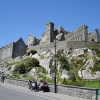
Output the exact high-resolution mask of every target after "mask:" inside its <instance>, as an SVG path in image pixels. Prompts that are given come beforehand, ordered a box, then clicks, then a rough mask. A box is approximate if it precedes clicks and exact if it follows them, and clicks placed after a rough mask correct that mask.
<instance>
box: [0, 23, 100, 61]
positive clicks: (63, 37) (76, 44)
mask: <svg viewBox="0 0 100 100" xmlns="http://www.w3.org/2000/svg"><path fill="white" fill-rule="evenodd" d="M55 37H56V38H57V49H69V50H72V49H75V48H83V47H86V46H88V45H90V44H91V42H100V32H99V29H95V32H94V33H90V32H89V30H88V26H87V25H82V26H81V27H80V28H78V29H77V30H75V31H73V32H69V31H66V30H65V29H64V28H63V27H62V26H61V27H59V28H58V29H55V28H54V23H52V22H49V23H47V24H46V32H45V33H43V34H42V38H41V39H37V38H36V37H34V36H33V35H32V34H31V33H30V34H29V37H28V41H27V42H26V43H24V41H23V40H22V38H20V39H19V40H18V41H17V42H13V43H11V44H9V45H7V46H5V47H2V48H0V63H1V62H5V61H8V60H9V59H12V58H16V57H18V56H23V55H24V54H25V53H26V51H30V50H37V51H38V52H43V51H46V50H51V49H54V39H55Z"/></svg>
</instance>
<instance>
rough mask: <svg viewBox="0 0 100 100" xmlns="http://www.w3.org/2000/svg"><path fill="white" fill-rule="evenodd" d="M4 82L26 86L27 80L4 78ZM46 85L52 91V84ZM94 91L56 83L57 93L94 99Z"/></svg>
mask: <svg viewBox="0 0 100 100" xmlns="http://www.w3.org/2000/svg"><path fill="white" fill-rule="evenodd" d="M5 82H6V83H10V84H13V85H17V86H23V87H26V88H28V81H24V80H18V79H6V80H5ZM48 85H49V88H50V92H54V84H48ZM96 91H97V89H90V88H83V87H72V86H64V85H57V93H61V94H65V95H69V96H74V97H79V98H85V99H90V100H96Z"/></svg>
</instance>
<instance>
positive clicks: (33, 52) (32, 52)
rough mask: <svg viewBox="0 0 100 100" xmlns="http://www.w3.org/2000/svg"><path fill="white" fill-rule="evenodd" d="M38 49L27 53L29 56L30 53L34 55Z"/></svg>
mask: <svg viewBox="0 0 100 100" xmlns="http://www.w3.org/2000/svg"><path fill="white" fill-rule="evenodd" d="M36 53H37V51H36V50H30V51H29V52H27V55H28V56H29V55H30V54H32V55H34V54H36Z"/></svg>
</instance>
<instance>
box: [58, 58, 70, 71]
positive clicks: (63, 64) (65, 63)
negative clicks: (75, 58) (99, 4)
mask: <svg viewBox="0 0 100 100" xmlns="http://www.w3.org/2000/svg"><path fill="white" fill-rule="evenodd" d="M58 61H59V62H60V65H61V68H62V69H66V70H69V63H68V61H67V58H66V57H65V56H60V57H58Z"/></svg>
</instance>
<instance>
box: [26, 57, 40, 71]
mask: <svg viewBox="0 0 100 100" xmlns="http://www.w3.org/2000/svg"><path fill="white" fill-rule="evenodd" d="M25 66H26V71H27V72H29V71H30V70H31V69H32V68H34V67H40V65H39V61H38V60H37V59H36V58H27V59H26V62H25Z"/></svg>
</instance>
